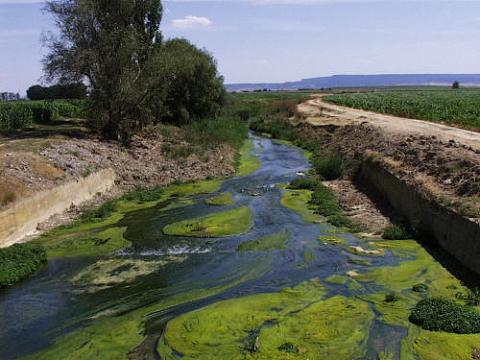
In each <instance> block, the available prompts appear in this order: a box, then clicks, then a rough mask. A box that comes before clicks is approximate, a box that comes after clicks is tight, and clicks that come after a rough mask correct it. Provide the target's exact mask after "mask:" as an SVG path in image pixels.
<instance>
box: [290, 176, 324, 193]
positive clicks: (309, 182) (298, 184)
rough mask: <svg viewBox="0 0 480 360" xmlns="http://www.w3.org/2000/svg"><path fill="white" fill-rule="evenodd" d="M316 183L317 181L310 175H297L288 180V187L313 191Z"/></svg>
mask: <svg viewBox="0 0 480 360" xmlns="http://www.w3.org/2000/svg"><path fill="white" fill-rule="evenodd" d="M317 185H318V181H317V180H315V179H313V178H311V177H299V178H297V179H294V180H293V181H292V182H290V184H289V185H288V189H292V190H311V191H314V190H315V189H316V187H317Z"/></svg>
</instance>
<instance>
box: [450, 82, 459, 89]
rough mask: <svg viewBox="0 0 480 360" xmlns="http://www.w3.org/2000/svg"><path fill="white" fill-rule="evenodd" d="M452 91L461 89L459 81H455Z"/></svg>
mask: <svg viewBox="0 0 480 360" xmlns="http://www.w3.org/2000/svg"><path fill="white" fill-rule="evenodd" d="M452 89H460V83H459V82H458V81H454V82H453V84H452Z"/></svg>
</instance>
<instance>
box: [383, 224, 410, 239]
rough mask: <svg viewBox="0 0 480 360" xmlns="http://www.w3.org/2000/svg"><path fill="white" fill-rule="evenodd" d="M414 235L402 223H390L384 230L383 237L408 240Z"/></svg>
mask: <svg viewBox="0 0 480 360" xmlns="http://www.w3.org/2000/svg"><path fill="white" fill-rule="evenodd" d="M413 237H414V236H413V235H412V233H411V232H410V231H408V230H407V229H406V228H405V227H403V226H402V225H390V226H387V227H386V228H385V229H384V230H383V235H382V238H383V239H385V240H408V239H412V238H413Z"/></svg>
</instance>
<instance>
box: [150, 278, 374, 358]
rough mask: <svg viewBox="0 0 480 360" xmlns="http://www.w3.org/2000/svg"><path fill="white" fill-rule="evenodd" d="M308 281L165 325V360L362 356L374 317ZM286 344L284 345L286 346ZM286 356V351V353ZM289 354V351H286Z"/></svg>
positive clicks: (212, 307)
mask: <svg viewBox="0 0 480 360" xmlns="http://www.w3.org/2000/svg"><path fill="white" fill-rule="evenodd" d="M323 296H324V289H323V288H322V286H321V285H320V284H319V282H318V281H315V280H314V281H310V282H307V283H304V284H301V285H299V286H297V287H295V288H291V289H284V290H283V291H281V292H279V293H272V294H261V295H253V296H249V297H244V298H238V299H232V300H227V301H221V302H218V303H215V304H213V305H210V306H207V307H206V308H203V309H200V310H197V311H193V312H190V313H187V314H184V315H181V316H179V317H178V318H176V319H173V320H172V321H170V322H169V323H168V325H167V328H166V332H165V335H164V338H163V339H162V340H161V341H160V343H159V347H158V349H159V352H160V354H161V356H162V357H163V358H165V359H174V358H175V354H178V353H181V354H183V355H184V356H185V358H190V359H193V358H194V359H210V358H212V354H215V358H218V359H241V358H249V359H314V358H315V359H316V358H319V359H320V358H321V359H329V358H332V357H335V358H336V359H339V360H341V359H345V360H347V359H351V358H352V357H354V356H361V355H362V354H365V350H366V341H367V339H368V333H369V328H370V325H371V322H372V320H373V313H372V311H371V310H370V308H369V306H368V304H367V303H364V302H361V301H357V300H354V299H347V298H345V297H342V296H335V297H332V298H329V299H326V300H325V299H323ZM286 344H287V345H286ZM286 350H289V351H286ZM290 350H291V351H290Z"/></svg>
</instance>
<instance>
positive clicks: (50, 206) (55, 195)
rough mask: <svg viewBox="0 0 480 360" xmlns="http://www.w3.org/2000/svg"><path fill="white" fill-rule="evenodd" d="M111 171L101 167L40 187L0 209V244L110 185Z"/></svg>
mask: <svg viewBox="0 0 480 360" xmlns="http://www.w3.org/2000/svg"><path fill="white" fill-rule="evenodd" d="M115 178H116V176H115V173H114V171H113V170H111V169H106V170H101V171H99V172H97V173H95V174H92V175H90V176H88V177H85V178H83V179H80V180H78V181H74V182H70V183H67V184H64V185H61V186H58V187H56V188H54V189H51V190H47V191H42V192H40V193H38V194H35V195H34V196H32V197H30V198H27V199H24V200H21V201H19V202H18V203H15V204H14V205H13V206H11V207H10V208H8V209H7V210H5V211H3V212H0V247H5V246H9V245H12V244H15V243H17V242H20V241H21V240H22V239H23V238H25V237H26V236H29V235H32V234H34V233H35V232H36V231H37V226H38V224H40V223H42V222H44V221H46V220H48V219H49V218H50V217H51V216H52V215H55V214H60V213H62V212H63V211H65V210H66V209H68V208H69V207H70V206H71V205H80V204H81V203H83V202H85V201H87V200H90V199H91V198H93V197H94V196H95V195H96V194H98V193H104V192H106V191H108V190H109V189H111V188H112V186H113V185H114V182H115Z"/></svg>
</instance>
